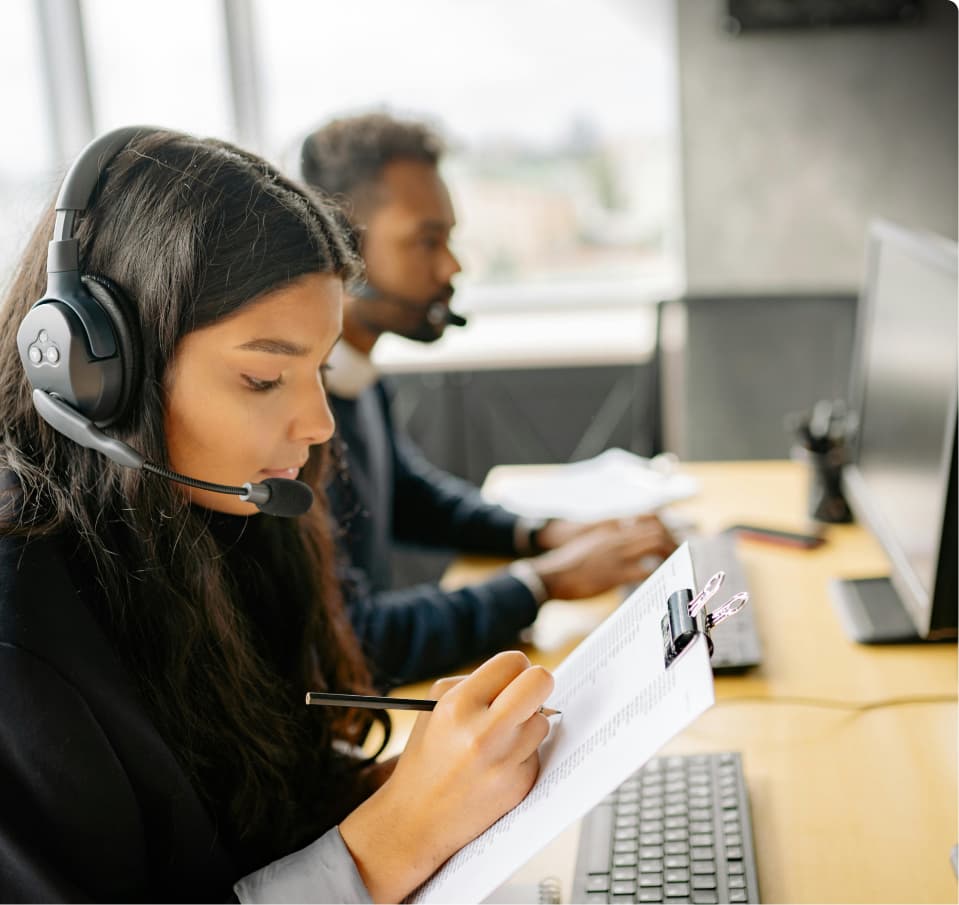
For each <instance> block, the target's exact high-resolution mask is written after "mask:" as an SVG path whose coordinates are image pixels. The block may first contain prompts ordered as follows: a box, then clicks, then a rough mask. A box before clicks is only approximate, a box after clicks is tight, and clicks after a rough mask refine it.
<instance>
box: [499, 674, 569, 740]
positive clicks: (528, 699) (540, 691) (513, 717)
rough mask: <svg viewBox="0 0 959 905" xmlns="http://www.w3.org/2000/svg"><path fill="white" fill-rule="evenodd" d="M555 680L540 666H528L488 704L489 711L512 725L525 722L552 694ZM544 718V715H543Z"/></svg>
mask: <svg viewBox="0 0 959 905" xmlns="http://www.w3.org/2000/svg"><path fill="white" fill-rule="evenodd" d="M554 685H555V681H554V680H553V676H552V673H550V672H548V671H547V670H545V669H544V668H543V667H542V666H530V667H529V668H528V669H525V670H523V672H521V673H519V674H518V675H517V676H516V678H514V679H513V681H511V682H510V683H509V684H508V685H507V686H506V687H505V688H504V689H503V690H502V691H501V692H500V693H499V694H498V695H497V696H496V699H495V700H494V701H493V702H492V704H491V705H490V713H491V714H492V715H493V716H494V717H496V718H499V719H506V720H508V721H509V722H510V723H511V724H512V725H513V726H519V725H520V724H521V723H525V722H526V721H527V720H528V719H529V718H530V717H531V716H533V714H535V713H536V711H537V710H539V708H540V707H542V705H543V702H544V701H545V700H546V699H547V698H548V697H549V696H550V695H551V694H552V692H553V686H554ZM544 719H545V717H544Z"/></svg>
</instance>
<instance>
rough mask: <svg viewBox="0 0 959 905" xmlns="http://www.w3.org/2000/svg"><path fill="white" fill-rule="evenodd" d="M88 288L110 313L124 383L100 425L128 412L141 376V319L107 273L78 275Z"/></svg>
mask: <svg viewBox="0 0 959 905" xmlns="http://www.w3.org/2000/svg"><path fill="white" fill-rule="evenodd" d="M80 279H81V282H82V283H83V285H84V287H85V288H86V290H87V292H89V293H90V295H92V296H93V298H94V299H96V301H97V302H98V303H99V305H100V306H101V307H102V308H103V309H104V311H106V312H107V314H108V315H109V316H110V322H111V324H112V326H113V331H114V333H115V334H116V338H117V346H118V348H119V351H120V365H121V370H122V374H123V386H122V387H121V389H120V398H119V401H118V402H117V405H116V408H115V409H114V411H113V413H111V414H110V415H109V416H108V417H106V418H104V419H102V420H100V421H99V422H98V423H99V424H100V425H101V426H104V427H105V426H107V425H110V424H116V423H117V422H118V421H122V420H123V418H125V417H126V415H127V414H128V413H129V410H130V402H131V399H132V398H133V395H134V393H135V392H136V390H137V388H138V387H139V386H140V381H141V379H142V377H143V350H142V347H141V343H140V322H139V318H138V317H137V312H136V308H135V307H134V306H133V304H132V303H131V302H130V301H129V299H127V297H126V296H125V295H124V294H123V291H122V290H121V289H120V287H119V286H117V285H116V284H115V283H114V282H112V281H111V280H108V279H107V278H106V277H101V276H97V275H94V274H90V275H86V276H83V277H81V278H80Z"/></svg>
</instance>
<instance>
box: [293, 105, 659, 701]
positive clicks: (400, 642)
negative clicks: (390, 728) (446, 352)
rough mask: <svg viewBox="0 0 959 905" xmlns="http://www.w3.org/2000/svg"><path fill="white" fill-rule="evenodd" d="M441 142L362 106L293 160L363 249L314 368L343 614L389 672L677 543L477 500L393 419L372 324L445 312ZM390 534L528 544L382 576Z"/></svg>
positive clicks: (489, 546)
mask: <svg viewBox="0 0 959 905" xmlns="http://www.w3.org/2000/svg"><path fill="white" fill-rule="evenodd" d="M441 154H442V146H441V142H440V141H439V139H438V137H437V136H436V135H435V134H434V133H433V132H431V131H430V129H429V128H428V127H426V126H425V125H423V124H421V123H416V122H407V121H401V120H397V119H394V118H392V117H390V116H388V115H385V114H368V115H362V116H355V117H350V118H344V119H339V120H334V121H332V122H330V123H329V124H327V125H326V126H324V127H323V128H321V129H319V130H318V131H316V132H314V133H313V134H312V135H311V136H309V137H308V138H307V139H306V141H305V142H304V144H303V148H302V154H301V175H302V176H303V178H304V180H305V181H306V182H308V183H309V184H311V185H312V186H313V187H314V188H317V189H319V190H322V191H323V192H325V193H326V194H327V195H329V196H332V197H333V199H334V200H336V201H337V202H339V203H340V205H341V206H342V208H343V213H344V216H345V218H346V219H347V221H348V226H349V228H350V230H351V232H352V235H353V237H354V239H355V241H356V243H357V248H358V250H359V252H360V254H361V255H362V257H363V260H364V262H365V265H366V275H365V276H366V280H365V282H364V283H363V284H361V285H356V286H352V287H349V289H348V292H347V296H346V299H345V302H344V311H343V338H342V340H341V341H340V342H339V343H338V344H337V346H336V348H335V349H334V352H333V355H332V356H331V359H330V369H329V372H328V374H327V388H328V391H329V396H330V403H331V405H332V408H333V412H334V414H335V416H336V422H337V426H338V432H339V436H340V438H341V439H342V441H343V443H344V444H345V454H346V460H347V464H348V469H347V470H348V474H347V476H346V477H345V479H344V480H340V481H335V482H334V483H333V485H332V486H331V488H330V495H331V502H332V504H333V511H334V512H335V513H336V515H337V519H338V521H339V523H340V525H341V526H342V530H343V532H344V538H343V540H344V542H345V547H346V550H347V552H348V554H349V558H350V561H351V564H352V570H351V573H350V575H349V576H348V580H347V582H346V588H347V601H348V606H349V610H350V616H351V619H352V622H353V625H354V627H355V629H356V631H357V633H358V634H359V636H360V639H361V641H362V642H363V644H364V647H365V649H366V651H367V654H368V656H369V658H370V661H371V664H372V666H373V668H374V671H375V672H376V674H377V676H378V678H379V680H380V681H381V682H382V683H383V684H386V685H392V684H402V683H404V682H408V681H412V680H415V679H420V678H424V677H427V676H431V675H436V674H438V673H442V672H447V671H449V670H452V669H456V668H458V667H460V666H462V665H463V664H464V663H467V662H469V661H470V660H474V659H477V658H479V657H481V656H483V655H485V654H488V653H490V652H491V651H493V650H496V649H499V648H502V647H504V646H508V645H510V644H511V643H514V642H515V637H516V634H517V632H518V631H519V630H520V629H522V628H524V627H525V626H527V625H529V624H530V623H531V622H532V621H533V620H534V619H535V618H536V612H537V609H538V607H539V606H540V604H542V603H543V602H544V601H545V600H547V599H553V598H559V599H577V598H581V597H589V596H593V595H595V594H598V593H601V592H602V591H605V590H607V589H609V588H611V587H614V586H616V585H619V584H623V583H627V582H636V581H640V580H642V579H643V578H645V577H646V576H647V574H648V569H645V568H643V566H642V564H641V560H642V559H644V557H649V556H654V557H659V558H661V557H665V556H667V555H668V554H669V553H670V552H671V551H672V550H673V548H674V546H675V544H674V542H673V540H672V538H671V537H670V536H669V534H668V532H666V530H665V529H664V528H663V526H662V525H661V524H660V522H659V521H658V520H657V519H655V518H654V517H651V516H648V517H642V518H638V519H634V520H627V521H626V522H603V523H599V524H595V525H584V524H579V523H575V522H570V521H566V520H562V519H552V520H548V521H542V522H532V521H529V520H525V519H522V518H520V517H519V516H517V515H516V514H514V513H511V512H508V511H507V510H505V509H503V508H501V507H499V506H494V505H490V504H488V503H486V502H484V501H483V500H482V498H481V497H480V494H479V492H478V490H477V489H476V488H475V487H473V486H472V485H470V484H468V483H466V482H464V481H462V480H460V479H458V478H455V477H453V476H451V475H449V474H446V473H444V472H442V471H440V470H439V469H437V468H436V467H434V466H433V465H431V464H430V463H429V462H427V461H426V460H425V459H424V457H423V455H422V453H421V452H419V450H418V449H417V448H416V447H415V446H414V445H413V443H412V442H411V440H410V439H409V438H408V437H407V436H405V435H404V434H403V432H402V431H400V430H399V429H398V428H397V426H396V425H395V423H394V421H393V414H392V411H391V395H390V390H389V388H388V386H387V385H386V384H385V383H384V382H383V381H382V380H381V379H380V377H379V375H378V374H377V372H376V369H375V367H374V365H373V363H372V361H371V360H370V353H371V352H372V350H373V347H374V346H375V345H376V342H377V340H378V339H379V338H380V336H382V335H383V334H384V333H395V334H398V335H400V336H404V337H406V338H407V339H412V340H416V341H419V342H433V341H435V340H437V339H439V337H440V336H442V334H443V331H444V330H445V329H446V326H447V325H448V324H450V323H453V324H458V325H459V324H463V323H465V321H464V320H463V319H462V318H460V317H459V316H458V315H456V314H454V313H453V312H452V311H451V310H450V300H451V299H452V297H453V286H452V279H453V277H454V276H455V275H456V274H457V273H459V271H460V265H459V262H458V261H457V259H456V257H455V255H454V254H453V252H452V251H451V250H450V247H449V241H450V234H451V233H452V231H453V227H454V225H455V217H454V213H453V207H452V204H451V202H450V196H449V192H448V191H447V188H446V186H445V184H444V182H443V180H442V178H441V176H440V173H439V169H438V164H439V160H440V157H441ZM394 542H400V543H411V544H418V545H420V546H427V547H443V548H453V549H457V550H459V551H463V552H471V553H488V554H493V555H499V556H509V557H514V556H520V557H525V558H521V559H519V560H517V561H515V562H514V563H513V564H512V565H511V566H510V567H509V569H507V570H505V571H503V572H501V573H499V574H497V575H495V576H493V577H492V578H490V579H489V580H487V581H484V582H482V583H478V584H474V585H470V586H468V587H465V588H461V589H459V590H456V591H445V590H442V589H440V588H439V587H438V586H436V585H419V586H416V587H413V588H406V589H402V590H395V589H393V588H392V586H391V576H390V568H389V563H390V552H391V549H392V546H393V544H394Z"/></svg>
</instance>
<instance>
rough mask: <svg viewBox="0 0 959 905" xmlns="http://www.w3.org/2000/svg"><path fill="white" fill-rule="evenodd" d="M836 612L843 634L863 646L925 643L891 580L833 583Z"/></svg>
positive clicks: (858, 580) (851, 579) (856, 580)
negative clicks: (922, 641)
mask: <svg viewBox="0 0 959 905" xmlns="http://www.w3.org/2000/svg"><path fill="white" fill-rule="evenodd" d="M829 591H830V596H831V597H832V604H833V609H835V611H836V614H837V615H838V616H839V621H840V622H841V623H842V627H843V631H844V632H845V633H846V635H847V636H848V637H850V638H852V640H853V641H858V642H859V643H860V644H909V643H913V642H918V641H921V640H922V638H920V637H919V635H918V634H917V632H916V626H915V625H914V624H913V622H912V620H911V619H910V618H909V614H908V613H907V612H906V610H905V607H903V605H902V601H901V600H900V599H899V595H898V594H897V593H896V589H895V588H894V587H893V586H892V582H891V581H890V580H889V579H888V578H845V579H834V580H833V581H831V582H830V583H829Z"/></svg>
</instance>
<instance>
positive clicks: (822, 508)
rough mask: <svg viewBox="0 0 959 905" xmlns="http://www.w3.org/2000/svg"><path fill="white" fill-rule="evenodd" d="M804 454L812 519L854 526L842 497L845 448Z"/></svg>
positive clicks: (806, 451)
mask: <svg viewBox="0 0 959 905" xmlns="http://www.w3.org/2000/svg"><path fill="white" fill-rule="evenodd" d="M803 452H804V454H805V457H806V459H807V461H808V463H809V515H810V516H811V517H812V518H814V519H816V521H819V522H829V523H831V524H839V523H842V522H851V521H852V513H851V512H850V511H849V504H848V503H847V502H846V498H845V497H844V496H843V493H842V466H843V462H844V460H845V456H844V454H843V453H844V449H843V447H842V446H834V447H832V448H831V449H828V450H826V451H825V452H813V451H812V450H809V449H804V450H803Z"/></svg>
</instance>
